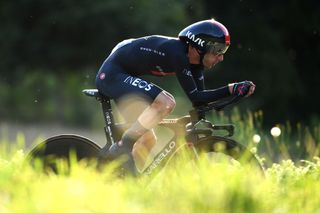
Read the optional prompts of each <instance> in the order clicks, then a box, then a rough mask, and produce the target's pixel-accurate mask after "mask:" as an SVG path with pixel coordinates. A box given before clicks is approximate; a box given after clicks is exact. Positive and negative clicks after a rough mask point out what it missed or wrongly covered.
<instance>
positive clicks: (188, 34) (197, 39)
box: [186, 31, 205, 47]
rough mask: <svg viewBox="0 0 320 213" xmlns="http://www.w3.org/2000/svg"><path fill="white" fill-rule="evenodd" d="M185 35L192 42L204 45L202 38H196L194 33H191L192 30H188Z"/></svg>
mask: <svg viewBox="0 0 320 213" xmlns="http://www.w3.org/2000/svg"><path fill="white" fill-rule="evenodd" d="M186 35H187V37H188V38H189V39H190V40H192V41H193V42H194V43H197V44H198V45H200V46H201V47H204V42H205V41H204V40H202V39H201V38H197V37H196V35H195V34H193V33H192V32H190V31H188V32H187V34H186Z"/></svg>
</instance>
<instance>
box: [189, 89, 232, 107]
mask: <svg viewBox="0 0 320 213" xmlns="http://www.w3.org/2000/svg"><path fill="white" fill-rule="evenodd" d="M229 95H230V91H229V86H224V87H220V88H218V89H213V90H203V91H199V90H197V89H195V90H193V91H191V92H190V93H189V94H188V96H189V98H190V100H191V101H192V102H200V103H209V102H213V101H217V100H219V99H221V98H226V97H228V96H229Z"/></svg>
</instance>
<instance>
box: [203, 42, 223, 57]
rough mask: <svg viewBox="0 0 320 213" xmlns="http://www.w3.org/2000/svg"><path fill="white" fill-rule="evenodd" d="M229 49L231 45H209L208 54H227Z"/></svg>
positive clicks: (216, 43)
mask: <svg viewBox="0 0 320 213" xmlns="http://www.w3.org/2000/svg"><path fill="white" fill-rule="evenodd" d="M228 48H229V45H226V44H224V43H218V42H215V43H210V44H207V48H206V52H209V53H213V54H216V55H221V54H225V53H226V52H227V50H228Z"/></svg>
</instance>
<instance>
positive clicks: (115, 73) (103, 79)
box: [96, 59, 163, 103]
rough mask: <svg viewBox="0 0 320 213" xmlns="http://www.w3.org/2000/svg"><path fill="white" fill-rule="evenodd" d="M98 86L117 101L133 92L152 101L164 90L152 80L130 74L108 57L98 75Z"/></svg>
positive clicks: (101, 91) (104, 93)
mask: <svg viewBox="0 0 320 213" xmlns="http://www.w3.org/2000/svg"><path fill="white" fill-rule="evenodd" d="M96 86H97V88H98V90H99V92H100V93H102V94H103V95H105V96H108V97H110V98H112V99H114V100H116V101H117V100H119V99H121V98H122V97H124V96H126V95H131V94H132V95H139V96H142V97H143V98H146V99H147V100H148V101H150V103H151V102H152V101H153V100H154V99H155V98H156V97H157V96H158V95H159V93H161V92H162V91H163V89H161V88H160V87H158V86H157V85H155V84H153V83H151V82H148V81H146V80H144V79H142V78H140V77H137V76H133V75H130V74H128V73H127V72H126V70H124V69H123V68H121V67H119V66H118V65H115V64H113V63H112V60H111V61H108V59H107V60H106V61H105V62H104V64H103V65H102V67H101V68H100V71H99V72H98V74H97V76H96Z"/></svg>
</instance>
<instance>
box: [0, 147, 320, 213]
mask: <svg viewBox="0 0 320 213" xmlns="http://www.w3.org/2000/svg"><path fill="white" fill-rule="evenodd" d="M24 156H25V154H24V153H23V152H22V151H16V152H15V153H12V157H11V159H7V160H3V159H1V161H0V206H1V207H0V211H1V212H21V211H23V212H128V211H130V212H172V211H174V212H277V211H281V212H301V211H304V212H316V211H317V210H320V209H319V206H320V199H318V198H317V196H316V194H317V193H318V191H319V189H320V184H319V183H318V182H319V181H318V180H319V177H320V172H319V168H320V160H319V159H318V158H317V159H315V160H314V161H313V162H311V161H307V162H305V163H304V166H297V165H295V164H294V163H293V162H292V161H290V160H288V161H283V162H282V163H281V164H274V165H273V166H272V167H270V168H269V169H268V170H267V171H266V175H262V174H261V173H260V172H259V171H258V170H257V169H256V168H252V167H246V166H241V167H239V166H231V165H229V164H224V163H217V164H212V163H208V161H207V160H205V158H201V159H200V161H199V163H198V164H197V166H195V164H194V163H187V164H185V162H180V163H178V164H175V166H172V167H170V166H169V167H166V170H165V171H163V172H162V173H160V174H159V175H158V176H156V177H154V178H152V179H150V178H149V177H141V178H130V177H128V178H124V179H123V178H122V179H121V178H117V176H114V175H113V174H114V173H112V168H113V167H112V166H111V167H107V168H105V170H104V172H97V171H96V170H95V168H94V166H88V165H86V166H85V165H84V164H76V163H73V164H72V168H71V172H70V173H68V175H66V174H65V173H63V171H60V172H61V173H60V174H55V173H43V172H39V171H36V170H34V169H33V168H31V167H30V166H29V165H28V164H25V162H24ZM179 165H184V166H179Z"/></svg>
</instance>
